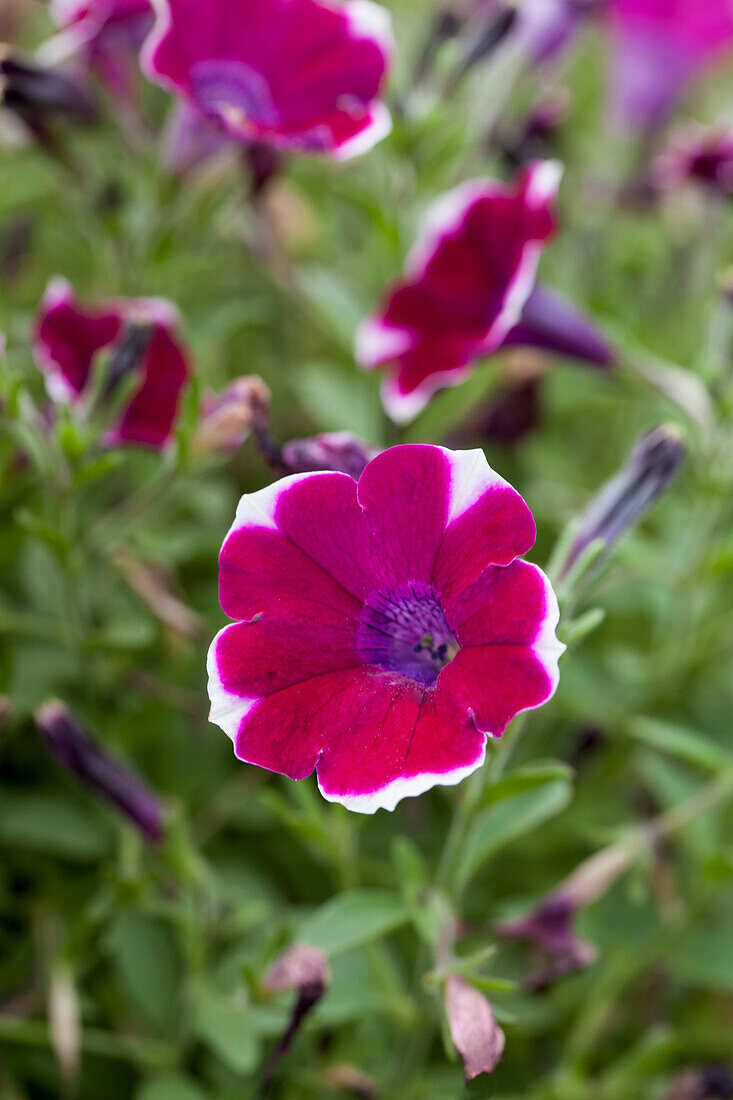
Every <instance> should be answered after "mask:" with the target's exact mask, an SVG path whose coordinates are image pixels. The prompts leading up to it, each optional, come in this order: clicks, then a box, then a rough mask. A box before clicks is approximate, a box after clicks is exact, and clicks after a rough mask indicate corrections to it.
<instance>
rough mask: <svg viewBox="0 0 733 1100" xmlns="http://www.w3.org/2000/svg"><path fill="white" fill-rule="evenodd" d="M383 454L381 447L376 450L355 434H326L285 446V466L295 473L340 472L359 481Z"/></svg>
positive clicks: (283, 452) (283, 462)
mask: <svg viewBox="0 0 733 1100" xmlns="http://www.w3.org/2000/svg"><path fill="white" fill-rule="evenodd" d="M379 453H380V448H379V447H373V446H372V445H371V444H370V443H367V442H366V441H365V440H363V439H360V438H359V436H358V435H353V434H352V433H351V432H325V433H322V434H320V435H314V436H311V437H310V438H308V439H291V440H290V442H289V443H285V444H284V445H283V448H282V464H283V466H284V467H286V468H287V472H288V473H291V474H301V473H303V474H304V473H310V472H311V471H314V470H336V471H337V472H339V473H342V474H349V476H350V477H353V478H357V479H358V478H359V477H360V476H361V474H362V473H363V471H364V467H365V466H366V464H367V463H368V462H371V460H372V459H373V458H376V456H377V455H378V454H379Z"/></svg>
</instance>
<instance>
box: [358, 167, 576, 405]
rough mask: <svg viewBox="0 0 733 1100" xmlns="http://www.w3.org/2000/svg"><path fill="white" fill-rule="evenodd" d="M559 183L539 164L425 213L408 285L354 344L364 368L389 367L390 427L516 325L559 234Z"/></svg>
mask: <svg viewBox="0 0 733 1100" xmlns="http://www.w3.org/2000/svg"><path fill="white" fill-rule="evenodd" d="M559 180H560V167H559V165H557V164H555V163H554V162H553V161H545V162H540V163H535V164H532V165H529V166H528V168H527V169H526V170H524V171H523V172H521V173H520V175H519V176H518V178H517V179H516V181H515V183H514V185H513V186H512V187H511V188H507V187H505V186H503V185H502V184H500V183H497V182H496V181H494V180H485V179H481V180H470V181H469V182H468V183H464V184H461V185H460V186H459V187H457V188H456V189H455V190H453V191H450V192H449V193H448V194H447V195H444V196H443V197H442V198H441V199H440V200H439V201H438V202H437V203H436V204H435V205H434V206H433V207H432V209H431V210H430V211H429V213H428V217H427V220H426V224H425V226H424V229H423V232H422V234H421V236H420V238H419V240H418V241H417V243H416V244H415V246H414V247H413V250H412V252H411V253H410V255H409V256H408V259H407V263H406V267H405V276H404V279H403V280H402V281H401V282H399V283H397V284H396V285H395V286H393V287H392V288H391V289H390V290H389V291H388V293H387V295H386V298H385V301H384V303H383V305H382V306H380V308H379V309H378V310H377V311H376V312H375V313H374V314H372V315H371V316H370V317H367V318H366V320H365V321H363V322H362V324H361V326H360V327H359V330H358V332H357V336H356V358H357V360H358V362H359V363H360V364H361V365H362V366H363V367H365V368H367V369H372V368H376V367H384V366H388V368H389V370H388V374H387V377H386V379H385V382H384V385H383V388H382V396H383V400H384V404H385V407H386V408H387V410H388V412H389V414H390V416H391V417H392V418H393V419H394V420H398V421H406V420H410V419H411V418H412V417H414V416H416V415H417V413H419V412H420V411H421V409H423V408H424V407H425V405H426V404H427V403H428V401H429V400H430V398H431V396H432V395H433V393H435V391H436V390H438V389H440V388H441V387H443V386H455V385H458V384H459V383H460V382H462V381H463V380H464V379H465V378H466V377H467V375H468V374H470V373H471V371H472V369H473V362H474V360H475V359H476V358H477V357H478V356H481V355H487V354H488V353H489V352H492V351H495V350H496V348H498V347H499V345H500V344H501V343H502V341H503V340H504V339H505V338H506V336H507V334H508V333H509V332H510V331H511V329H512V328H513V327H514V325H516V324H517V322H518V321H519V319H520V317H521V314H522V310H523V308H524V305H525V303H526V301H527V298H528V297H529V294H530V291H531V290H532V287H533V285H534V280H535V274H536V271H537V263H538V261H539V256H540V252H541V249H542V246H543V244H544V243H545V242H546V241H547V239H548V238H549V237H550V235H551V234H552V232H553V229H554V220H553V214H552V205H553V202H554V198H555V195H556V193H557V188H558V184H559Z"/></svg>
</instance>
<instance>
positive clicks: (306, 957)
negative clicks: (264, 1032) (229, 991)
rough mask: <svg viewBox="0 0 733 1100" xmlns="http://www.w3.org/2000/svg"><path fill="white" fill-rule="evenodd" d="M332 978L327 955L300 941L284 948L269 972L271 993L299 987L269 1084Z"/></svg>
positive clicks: (267, 981)
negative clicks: (279, 1063)
mask: <svg viewBox="0 0 733 1100" xmlns="http://www.w3.org/2000/svg"><path fill="white" fill-rule="evenodd" d="M330 978H331V972H330V970H329V966H328V959H327V958H326V956H325V954H324V953H323V951H320V950H319V949H318V948H317V947H311V946H310V945H309V944H307V943H296V944H293V945H292V947H289V948H288V949H287V950H286V951H283V953H282V954H281V955H279V956H278V958H277V959H276V960H275V962H274V963H273V964H272V966H271V967H270V969H269V970H268V971H267V973H266V974H265V977H264V979H263V983H262V984H263V987H264V988H265V989H266V990H267V992H268V993H280V992H283V991H285V990H289V989H295V990H297V993H298V997H297V1000H296V1002H295V1006H294V1008H293V1012H292V1015H291V1017H290V1021H289V1023H288V1026H287V1028H286V1029H285V1032H284V1033H283V1035H282V1037H281V1039H280V1041H279V1042H278V1044H277V1046H276V1047H275V1049H274V1050H273V1051H272V1054H271V1055H270V1057H269V1059H268V1062H267V1066H266V1069H265V1074H264V1082H265V1083H267V1082H269V1081H270V1079H271V1078H272V1075H273V1073H274V1072H275V1069H276V1068H277V1065H278V1062H279V1061H280V1059H281V1058H283V1057H284V1056H285V1055H286V1054H287V1052H288V1050H289V1049H290V1046H291V1044H292V1042H293V1039H294V1038H295V1036H296V1034H297V1033H298V1031H299V1030H300V1028H301V1026H302V1024H303V1021H304V1019H305V1017H306V1016H307V1015H308V1013H309V1012H311V1011H312V1010H313V1009H314V1008H315V1007H316V1005H317V1004H318V1002H319V1001H320V999H321V997H322V996H323V994H324V993H325V992H326V986H327V985H328V983H329V981H330Z"/></svg>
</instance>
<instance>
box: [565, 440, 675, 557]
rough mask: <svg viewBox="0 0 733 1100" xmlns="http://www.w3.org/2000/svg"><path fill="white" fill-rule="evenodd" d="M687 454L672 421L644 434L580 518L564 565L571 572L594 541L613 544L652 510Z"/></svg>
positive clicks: (607, 545)
mask: <svg viewBox="0 0 733 1100" xmlns="http://www.w3.org/2000/svg"><path fill="white" fill-rule="evenodd" d="M684 456H685V445H684V442H683V438H682V434H681V432H680V431H679V429H678V428H676V427H675V426H674V425H672V424H661V425H660V426H659V427H657V428H654V429H652V431H650V432H647V433H646V435H643V436H642V437H641V439H640V440H639V441H638V442H637V444H636V446H635V447H634V449H633V450H632V452H631V455H630V457H629V460H628V462H627V463H626V465H625V466H624V467H623V468H622V469H621V470H620V471H619V473H618V474H616V476H615V477H614V478H612V479H611V480H610V481H609V482H608V484H607V485H605V486H604V488H603V489H601V491H600V493H599V494H598V496H597V497H596V498H595V500H593V502H592V503H591V505H590V507H589V509H588V511H587V512H586V513H585V515H584V517H583V518H582V520H581V521H580V526H579V528H578V531H577V533H576V535H575V538H574V540H573V543H572V545H571V547H570V550H569V552H568V555H567V558H566V560H565V562H564V564H563V567H562V572H561V575H564V574H566V573H567V572H568V570H569V569H570V568H571V566H572V565H573V564H574V563H575V562H576V561H577V560H578V558H579V557H580V555H581V554H582V553H583V551H584V550H585V549H586V548H587V547H588V546H590V544H591V543H593V542H596V541H600V542H602V543H605V544H606V547H610V546H612V545H613V544H614V543H615V542H617V541H618V539H619V538H620V537H621V535H622V534H623V533H624V532H625V531H626V530H628V528H629V527H631V526H632V525H633V524H634V523H636V522H637V521H638V520H639V519H641V517H642V516H643V515H644V514H645V513H646V512H647V511H648V510H649V508H650V506H651V504H652V503H653V501H654V500H656V498H657V497H658V496H659V495H660V494H661V493H663V492H664V490H665V489H667V487H668V486H669V485H670V484H671V482H672V481H673V480H674V478H675V477H676V475H677V472H678V470H679V468H680V465H681V463H682V460H683V458H684Z"/></svg>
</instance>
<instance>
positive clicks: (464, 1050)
mask: <svg viewBox="0 0 733 1100" xmlns="http://www.w3.org/2000/svg"><path fill="white" fill-rule="evenodd" d="M445 1012H446V1016H447V1017H448V1026H449V1028H450V1034H451V1039H452V1040H453V1045H454V1046H455V1048H456V1050H457V1051H458V1053H459V1054H460V1056H461V1061H462V1062H463V1069H464V1072H465V1074H466V1080H467V1081H473V1079H474V1077H478V1076H479V1075H480V1074H482V1073H493V1071H494V1069H495V1068H496V1066H497V1065H498V1063H499V1061H500V1059H501V1056H502V1054H503V1053H504V1042H505V1040H504V1032H503V1031H502V1030H501V1028H500V1027H499V1025H498V1023H497V1022H496V1017H495V1016H494V1010H493V1009H492V1007H491V1005H490V1004H489V1002H488V1001H487V999H486V998H485V997H484V996H483V995H482V994H481V993H479V991H478V990H477V989H475V988H474V987H473V986H472V985H470V984H469V983H468V982H467V981H465V979H464V978H461V977H459V975H458V974H451V975H450V977H449V978H448V980H447V981H446V983H445Z"/></svg>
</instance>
